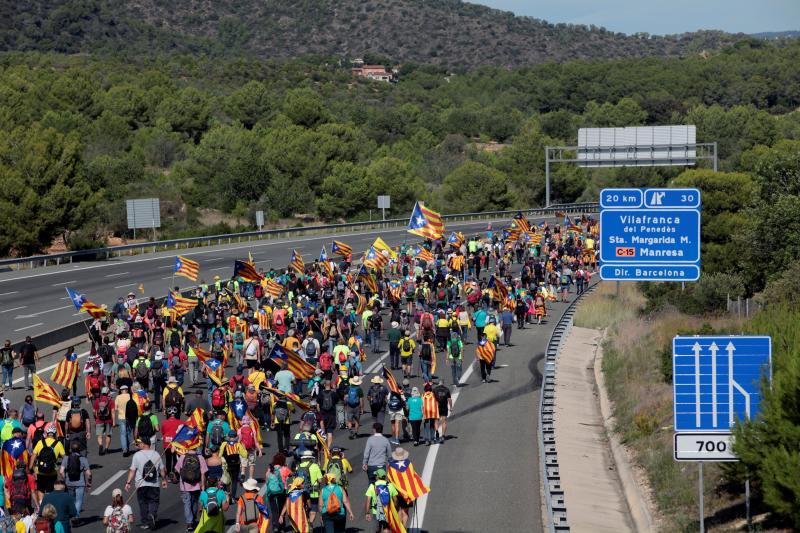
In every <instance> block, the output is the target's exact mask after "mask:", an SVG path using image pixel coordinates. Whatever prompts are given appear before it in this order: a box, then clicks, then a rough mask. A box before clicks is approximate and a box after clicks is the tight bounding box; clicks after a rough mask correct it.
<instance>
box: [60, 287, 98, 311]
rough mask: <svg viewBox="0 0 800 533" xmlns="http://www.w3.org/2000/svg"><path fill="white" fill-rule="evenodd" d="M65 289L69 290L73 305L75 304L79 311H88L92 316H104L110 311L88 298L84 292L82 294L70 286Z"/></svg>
mask: <svg viewBox="0 0 800 533" xmlns="http://www.w3.org/2000/svg"><path fill="white" fill-rule="evenodd" d="M65 289H66V290H67V295H68V296H69V299H70V300H72V305H74V306H75V309H77V310H78V311H86V312H87V313H89V314H90V315H91V316H92V318H103V317H104V316H106V315H107V314H108V311H106V310H105V309H103V308H102V307H100V306H99V305H97V304H96V303H94V302H93V301H91V300H89V299H88V298H86V296H84V295H83V294H80V293H78V292H77V291H75V290H73V289H70V288H69V287H65Z"/></svg>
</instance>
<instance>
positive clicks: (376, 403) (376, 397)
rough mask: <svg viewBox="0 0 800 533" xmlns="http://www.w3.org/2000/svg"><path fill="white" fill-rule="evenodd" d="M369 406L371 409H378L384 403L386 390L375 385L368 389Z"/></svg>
mask: <svg viewBox="0 0 800 533" xmlns="http://www.w3.org/2000/svg"><path fill="white" fill-rule="evenodd" d="M367 396H368V397H369V405H370V407H372V408H373V409H380V408H382V407H383V406H384V404H385V403H386V389H385V388H383V387H381V386H380V385H378V384H377V383H375V384H374V385H372V386H371V387H370V388H369V394H368V395H367Z"/></svg>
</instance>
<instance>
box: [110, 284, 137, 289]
mask: <svg viewBox="0 0 800 533" xmlns="http://www.w3.org/2000/svg"><path fill="white" fill-rule="evenodd" d="M134 285H136V284H135V283H128V284H127V285H117V286H116V287H114V288H115V289H124V288H125V287H133V286H134Z"/></svg>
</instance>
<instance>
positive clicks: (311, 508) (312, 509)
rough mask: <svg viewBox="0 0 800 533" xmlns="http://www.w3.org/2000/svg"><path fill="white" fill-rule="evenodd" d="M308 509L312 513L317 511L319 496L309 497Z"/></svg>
mask: <svg viewBox="0 0 800 533" xmlns="http://www.w3.org/2000/svg"><path fill="white" fill-rule="evenodd" d="M308 510H309V511H310V512H312V513H316V512H319V496H316V497H314V498H311V501H310V502H309V504H308Z"/></svg>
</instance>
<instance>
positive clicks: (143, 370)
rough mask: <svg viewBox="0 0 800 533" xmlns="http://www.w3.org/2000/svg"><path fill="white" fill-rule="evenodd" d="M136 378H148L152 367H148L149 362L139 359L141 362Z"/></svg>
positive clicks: (137, 368)
mask: <svg viewBox="0 0 800 533" xmlns="http://www.w3.org/2000/svg"><path fill="white" fill-rule="evenodd" d="M135 374H136V378H137V379H147V376H148V375H149V374H150V369H149V368H147V363H145V362H144V360H141V361H139V364H138V365H136V371H135Z"/></svg>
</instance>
